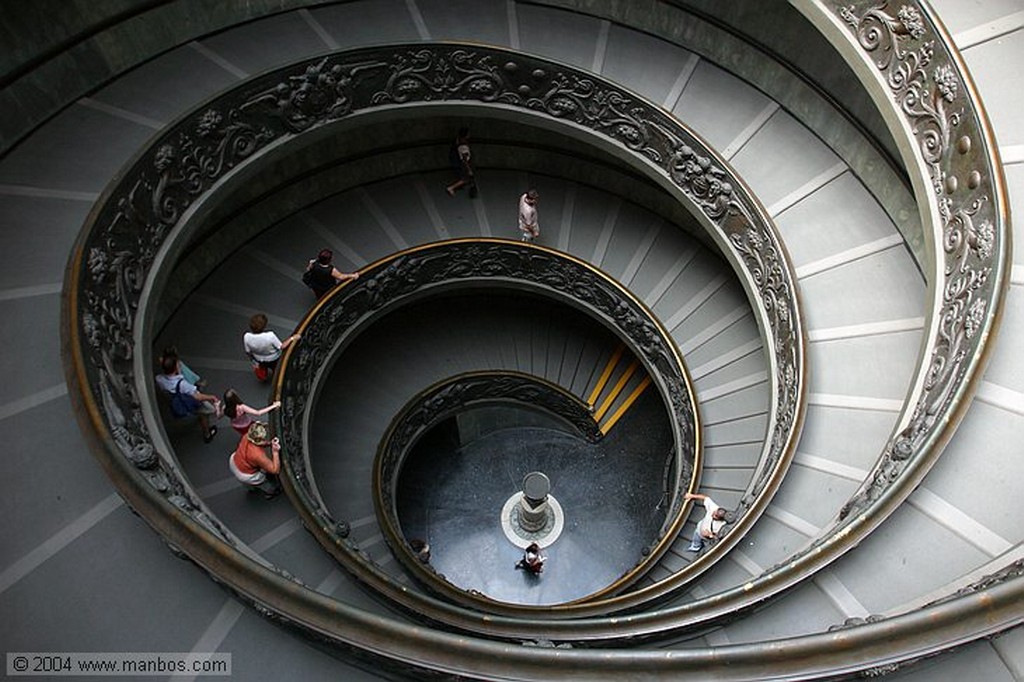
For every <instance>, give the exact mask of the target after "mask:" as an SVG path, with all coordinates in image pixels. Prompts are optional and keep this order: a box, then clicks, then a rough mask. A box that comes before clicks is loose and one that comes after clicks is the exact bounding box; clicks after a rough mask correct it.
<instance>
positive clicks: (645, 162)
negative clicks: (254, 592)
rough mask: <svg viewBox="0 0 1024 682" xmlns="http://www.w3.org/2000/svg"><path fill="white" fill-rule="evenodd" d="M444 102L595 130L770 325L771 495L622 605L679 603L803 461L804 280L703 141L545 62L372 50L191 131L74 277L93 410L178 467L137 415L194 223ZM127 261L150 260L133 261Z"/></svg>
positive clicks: (174, 135) (105, 214)
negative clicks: (353, 116) (704, 242)
mask: <svg viewBox="0 0 1024 682" xmlns="http://www.w3.org/2000/svg"><path fill="white" fill-rule="evenodd" d="M502 60H503V61H502ZM496 61H502V65H501V66H500V67H499V66H497V65H496V64H495V62H496ZM282 74H284V75H282ZM287 74H294V75H287ZM310 93H314V94H315V96H311V94H310ZM436 100H448V101H451V100H472V101H480V102H483V103H489V104H491V105H493V106H501V107H505V108H518V111H519V112H520V115H523V116H526V115H527V114H528V113H530V114H534V115H537V116H541V117H547V118H549V119H551V120H552V121H559V122H562V123H561V124H562V125H568V126H570V127H569V128H567V130H570V131H575V134H577V135H582V134H583V132H582V131H588V132H587V133H586V134H587V135H589V136H594V137H593V139H594V140H595V141H600V140H604V144H606V145H610V146H611V147H612V148H616V149H618V150H620V154H622V155H624V156H623V158H624V160H626V161H629V162H631V163H633V164H634V165H636V167H638V168H640V169H642V170H644V171H645V172H647V173H648V174H652V176H653V177H654V178H655V179H660V181H661V184H662V185H663V186H664V187H666V189H668V190H669V191H670V192H671V193H673V194H675V196H677V197H678V199H679V200H680V201H683V202H685V203H687V204H689V205H690V206H691V207H692V210H693V211H694V212H695V213H696V215H697V216H698V217H699V218H700V220H701V222H702V223H704V224H705V226H706V227H708V228H709V230H710V233H711V234H712V235H713V236H714V237H715V239H716V240H717V241H719V242H720V244H721V246H722V248H723V251H724V253H725V254H726V255H727V256H728V258H729V259H730V260H731V261H732V262H733V264H734V266H735V267H737V269H738V271H739V272H740V273H741V276H742V277H741V279H742V281H743V282H744V283H745V286H746V288H747V289H748V293H749V294H750V295H751V296H752V297H753V300H754V303H755V312H756V313H757V318H758V320H759V323H760V324H761V326H762V328H763V330H765V333H766V335H767V336H768V337H769V342H768V343H766V347H768V348H773V349H776V350H777V353H776V354H775V355H773V356H771V357H770V362H772V371H771V372H770V379H771V381H772V384H773V386H774V387H775V391H774V395H775V399H774V400H773V402H772V404H771V405H770V406H769V408H770V419H769V433H770V437H769V438H768V439H767V442H766V444H765V446H764V450H763V453H762V461H761V474H760V475H759V476H757V477H755V480H754V481H753V484H755V485H757V486H760V487H759V488H758V489H757V491H755V492H756V494H754V493H752V494H751V497H752V498H753V499H754V504H752V505H751V506H750V507H749V508H748V510H747V513H746V514H745V515H744V516H743V517H742V518H741V519H740V521H739V522H738V523H737V524H736V526H735V527H734V528H733V532H732V533H731V534H730V535H729V536H728V537H727V538H725V539H724V540H723V541H722V542H720V543H718V544H717V545H716V546H715V547H713V548H712V549H711V550H710V551H709V552H707V553H706V554H705V555H703V556H702V557H701V558H700V559H699V560H698V561H697V562H695V563H694V564H692V565H691V566H690V567H688V568H687V570H684V571H680V573H678V574H676V575H675V576H673V577H672V578H670V579H668V580H664V581H661V582H659V583H657V584H655V585H654V586H651V587H648V588H644V590H640V591H637V592H636V593H633V594H632V595H631V596H623V597H622V599H624V600H625V601H623V602H622V604H623V606H624V607H625V606H626V605H627V603H629V600H633V601H632V602H631V603H632V604H636V603H639V602H640V601H641V600H643V599H647V598H649V597H650V595H655V594H661V595H663V594H666V593H669V592H671V591H672V590H673V589H676V588H677V587H678V586H679V585H681V584H683V583H684V582H685V581H686V580H687V579H689V578H691V577H693V576H694V575H696V574H697V573H699V572H700V571H702V570H705V569H706V568H707V567H708V566H710V565H711V563H712V562H713V561H714V560H715V559H717V558H719V557H720V556H721V555H722V554H723V553H724V551H725V549H727V548H728V547H729V546H731V544H732V543H735V542H736V541H737V540H738V537H739V533H738V532H737V531H739V530H740V529H743V528H745V527H747V526H749V525H750V524H752V523H753V522H754V520H755V517H756V516H757V515H758V514H760V513H761V511H763V509H764V506H765V505H766V504H767V499H768V498H769V497H770V496H771V494H772V493H773V492H774V490H775V489H776V488H777V486H778V483H779V481H780V480H781V473H782V471H784V469H785V467H786V466H787V465H788V462H789V458H790V457H791V455H792V450H793V443H794V442H795V435H796V433H797V432H798V429H799V425H800V422H801V418H800V416H801V415H802V411H803V385H804V384H803V382H804V369H803V362H804V360H803V338H802V337H803V332H802V327H801V322H800V317H799V315H798V313H797V309H796V299H795V296H794V295H793V292H794V290H795V289H794V287H793V285H792V282H793V276H792V269H791V268H790V267H789V266H788V264H787V263H786V261H785V258H784V250H783V249H782V247H781V244H780V242H779V239H778V237H777V236H776V235H775V233H774V231H773V230H772V229H771V227H770V223H769V222H768V221H767V219H765V218H764V216H763V213H762V211H761V209H760V207H759V205H758V204H757V202H756V200H754V199H753V198H752V197H751V196H750V195H749V193H748V191H747V190H746V188H745V187H744V186H743V184H742V183H741V182H740V181H739V180H738V179H737V178H735V177H734V176H731V175H730V174H729V173H728V172H727V168H726V167H725V165H724V163H723V164H721V165H720V163H719V161H718V159H717V158H716V157H715V155H714V153H713V152H711V151H710V150H708V149H706V148H705V147H703V144H702V143H701V142H700V141H699V140H698V139H697V138H696V137H695V136H693V135H692V134H691V133H689V132H688V131H687V130H685V128H683V127H681V126H680V125H679V124H678V123H677V122H675V121H673V120H672V119H671V117H669V116H667V115H665V114H664V113H663V112H661V111H660V110H657V109H656V108H654V107H652V106H650V105H648V104H646V103H644V102H643V101H642V100H639V99H636V98H634V97H632V96H630V95H628V94H626V93H624V92H622V91H621V90H619V89H617V88H614V87H612V86H609V85H607V84H604V83H601V82H600V81H598V80H596V79H594V78H592V77H591V76H588V75H586V74H582V73H579V72H577V71H575V70H573V69H570V68H568V67H563V66H560V65H556V64H552V63H551V62H547V61H544V60H540V59H536V58H532V57H525V56H523V55H517V54H514V53H510V52H507V51H504V50H497V49H493V48H483V47H480V46H473V47H465V46H460V45H440V46H434V47H431V48H424V47H422V46H412V47H403V46H395V47H388V48H367V49H362V50H356V51H354V52H351V53H346V54H345V55H344V56H343V57H342V58H341V59H338V60H337V61H336V62H334V63H332V62H331V58H329V57H328V58H323V59H315V60H307V61H305V62H302V63H300V64H299V65H298V66H295V67H290V68H288V69H282V70H279V71H277V72H272V73H270V74H268V75H265V76H262V77H259V78H256V79H254V80H253V81H251V82H249V83H247V84H245V85H243V86H241V87H239V88H237V89H235V90H234V91H231V92H230V93H229V94H228V95H225V96H223V97H222V98H218V100H215V101H214V102H213V103H211V104H209V105H207V107H206V108H205V110H204V111H203V113H202V114H200V115H198V116H195V117H186V118H185V119H183V120H182V121H180V122H179V123H177V124H176V125H174V126H172V127H171V128H170V129H169V130H168V131H167V132H166V133H165V134H164V135H162V136H161V137H160V138H158V139H157V140H156V141H155V142H154V143H153V145H152V146H151V147H150V148H149V149H147V150H144V151H142V152H140V153H139V155H138V156H137V157H136V160H135V162H134V163H133V164H132V166H131V167H130V170H128V171H126V172H125V174H124V176H123V177H122V178H119V181H118V182H117V183H115V184H114V185H113V186H112V187H111V189H110V190H108V192H107V193H106V194H105V197H104V199H103V200H102V201H101V202H100V204H98V206H97V208H96V210H95V211H94V212H93V214H92V216H91V218H90V220H89V223H88V229H87V230H86V235H85V236H83V244H82V246H81V247H80V249H79V251H78V255H77V257H76V259H75V260H74V261H73V264H72V267H73V268H75V269H76V271H77V272H79V273H80V274H81V276H80V277H78V278H77V279H74V280H73V281H74V282H75V283H76V284H75V286H78V284H77V283H81V289H82V292H81V293H82V296H81V297H79V298H78V299H76V300H78V301H80V302H81V306H80V307H79V306H74V307H71V308H69V311H68V312H69V315H68V319H69V324H71V325H73V326H75V327H77V328H80V330H81V332H82V337H81V338H83V339H86V340H87V342H86V343H85V344H83V345H81V346H78V347H76V348H75V349H74V350H75V354H74V361H75V362H76V363H77V366H79V367H82V368H84V372H85V374H86V376H87V381H86V382H87V384H88V385H90V386H92V387H93V388H92V389H91V390H92V391H94V392H95V395H99V393H105V394H106V395H110V396H112V399H113V400H114V402H115V403H116V405H115V406H114V407H116V408H117V409H121V410H122V411H123V412H130V413H131V415H132V416H131V418H129V419H127V420H125V424H124V425H118V426H120V428H122V429H123V430H124V432H125V436H126V437H124V438H122V439H121V440H120V441H119V442H118V444H117V445H116V446H115V448H114V450H113V452H114V453H115V454H116V455H117V456H127V454H126V453H130V452H132V451H133V450H134V449H135V448H136V447H138V448H143V449H146V448H149V449H150V450H152V449H153V447H154V445H153V444H154V443H156V444H157V445H158V447H157V448H156V450H157V451H159V452H161V453H166V452H169V448H167V446H166V443H165V442H164V440H163V438H162V436H161V429H160V427H159V425H158V421H157V419H156V417H155V415H154V413H153V410H152V408H151V407H150V404H149V402H148V401H141V400H139V395H145V394H146V393H147V392H151V391H152V388H151V387H150V386H149V382H148V381H145V380H144V379H143V377H145V375H146V374H147V372H146V363H145V361H144V356H145V353H141V354H138V353H135V348H142V349H145V348H146V344H145V343H143V341H144V339H145V338H146V333H145V330H146V329H147V325H149V324H151V322H150V321H149V320H150V319H151V318H150V317H148V316H147V315H148V310H147V306H146V305H144V302H145V301H146V300H147V299H148V298H149V297H150V296H151V295H152V294H151V292H152V291H154V290H158V289H159V287H160V283H161V280H162V279H164V278H166V277H167V276H168V274H167V266H168V264H170V263H172V262H173V261H174V257H175V255H176V254H177V252H178V251H180V250H181V249H182V248H183V243H184V240H185V238H186V236H185V233H186V232H187V229H186V227H187V223H188V220H187V218H188V216H189V215H190V214H191V213H194V212H198V211H201V210H202V208H203V206H204V203H205V202H206V201H208V200H209V199H210V198H211V197H212V196H213V191H212V190H213V188H214V186H215V185H219V184H223V181H224V179H225V178H226V177H228V176H230V175H233V174H234V173H235V172H236V169H239V170H240V169H244V168H245V167H246V163H247V161H248V160H249V159H250V158H252V157H254V156H258V154H259V153H262V151H263V150H265V149H267V148H272V147H275V146H278V145H281V144H284V143H286V142H287V141H288V140H290V139H293V138H294V137H295V136H298V135H301V134H302V133H303V132H306V131H309V130H312V129H315V128H318V127H321V126H323V125H326V124H328V123H330V122H331V121H334V120H337V119H339V118H342V117H344V116H347V115H349V114H350V113H352V112H353V111H355V110H357V109H359V108H360V107H394V106H402V105H404V104H409V103H418V102H432V101H436ZM627 150H628V151H632V154H630V153H628V151H627ZM655 166H658V167H660V168H661V170H660V171H656V170H655V169H654V167H655ZM165 242H166V243H165ZM126 254H137V257H133V258H131V259H129V258H128V257H127V255H126ZM136 311H138V312H137V313H136ZM136 317H138V322H137V320H136ZM86 357H88V358H89V359H88V361H86V360H85V358H86ZM101 368H102V371H101ZM113 411H114V410H112V409H109V408H108V409H107V410H106V412H107V413H110V414H112V413H113ZM154 466H155V467H156V468H157V469H158V471H157V474H158V475H159V476H161V477H166V478H168V479H169V480H173V481H174V482H175V486H177V488H178V489H181V490H186V489H187V485H186V484H185V483H184V482H179V481H180V478H179V477H178V476H177V473H176V467H175V465H174V464H173V457H171V456H170V455H162V456H161V457H159V458H157V461H156V464H155V465H154ZM163 492H165V490H161V491H160V493H163ZM186 492H188V491H187V490H186ZM177 498H182V499H186V500H187V501H188V510H189V511H190V512H194V513H197V514H202V515H203V516H204V517H209V516H210V514H209V512H208V510H206V509H205V508H203V506H202V504H201V503H200V502H199V501H198V500H196V499H195V496H194V494H191V493H189V494H187V495H178V496H177V497H176V499H177ZM224 537H225V536H223V535H222V537H221V539H223V538H224Z"/></svg>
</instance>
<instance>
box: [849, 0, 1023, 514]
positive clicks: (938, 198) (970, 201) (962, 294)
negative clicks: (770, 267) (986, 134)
mask: <svg viewBox="0 0 1024 682" xmlns="http://www.w3.org/2000/svg"><path fill="white" fill-rule="evenodd" d="M838 13H839V16H840V17H841V18H842V19H843V21H844V22H845V23H846V25H847V26H848V27H849V28H850V30H851V31H852V32H853V35H854V36H855V38H856V40H857V42H858V43H859V45H860V46H861V47H862V48H863V49H864V51H865V52H866V53H867V54H868V55H870V56H871V58H872V61H873V63H874V65H875V66H876V67H877V69H878V70H879V72H880V74H881V75H882V76H883V77H884V79H885V83H886V85H887V87H888V90H889V95H890V97H891V98H892V102H893V104H894V106H896V107H897V108H898V109H899V110H900V112H901V113H902V114H903V116H904V117H905V119H906V121H907V124H908V127H909V129H910V131H911V133H912V134H913V136H914V138H915V139H916V141H917V147H918V151H919V154H920V159H921V160H922V162H923V163H924V166H925V167H926V168H927V170H928V173H929V177H930V179H931V186H932V190H933V192H934V195H935V196H934V201H935V203H936V206H937V208H938V215H939V218H940V220H941V222H942V225H941V240H940V241H939V243H938V244H937V246H938V247H941V250H940V249H939V248H937V249H936V251H937V257H939V258H940V261H939V262H940V264H941V266H942V267H941V272H940V273H939V290H940V291H941V292H942V299H941V304H940V306H941V307H940V308H939V310H937V311H936V312H935V313H934V316H935V320H936V324H937V336H936V339H935V343H934V345H933V347H932V348H931V349H930V351H929V354H928V356H927V360H926V367H925V369H924V371H925V372H926V375H925V378H924V383H923V387H922V391H921V392H920V395H919V396H918V397H917V398H916V401H915V402H914V403H913V409H912V412H911V414H910V416H909V419H908V420H907V421H906V422H905V423H903V425H902V426H901V428H900V429H899V431H898V432H897V433H896V434H895V435H894V436H893V438H892V439H891V441H890V442H889V444H888V445H887V446H886V448H885V450H884V452H883V453H882V456H881V458H880V460H879V462H878V464H877V465H876V467H875V470H874V472H873V474H872V476H871V478H870V481H869V482H868V483H867V484H866V485H865V486H864V487H862V489H861V490H860V491H858V493H857V494H855V495H854V496H853V497H852V498H851V499H850V500H849V501H848V502H847V503H846V505H844V507H843V510H842V512H841V515H840V518H841V519H847V518H852V517H856V516H857V515H858V514H859V513H861V512H863V511H864V510H865V509H867V508H868V507H869V506H870V505H871V504H872V503H873V502H874V501H875V500H877V499H878V498H879V497H880V496H881V495H882V494H883V493H884V492H885V491H886V490H887V489H889V487H890V486H892V485H893V484H894V483H896V482H897V481H899V480H900V478H901V476H902V474H903V471H904V470H905V469H906V468H907V467H908V466H911V465H912V464H914V463H915V462H917V461H918V460H920V459H921V455H922V454H925V452H924V451H926V450H927V449H928V448H929V447H930V444H931V442H932V439H933V438H934V437H935V436H936V434H937V433H938V432H939V431H940V430H941V429H944V428H946V422H947V421H948V419H949V415H950V413H951V411H953V410H954V409H955V408H956V401H957V400H959V398H960V396H961V394H962V392H963V391H964V390H965V387H966V383H967V380H968V379H969V377H970V371H971V369H972V367H973V366H974V365H975V364H976V363H977V362H978V358H979V357H980V355H981V352H982V349H983V346H984V341H985V339H986V337H987V336H988V334H987V331H988V329H989V328H990V327H991V325H992V323H993V317H994V307H995V306H996V305H997V301H998V300H999V283H998V282H996V281H994V279H995V278H993V277H992V273H993V270H994V269H995V268H997V267H998V266H999V259H1000V258H1001V257H1002V254H1004V253H1005V246H1004V242H1005V237H1004V236H1003V235H1002V234H999V233H998V232H997V230H996V227H995V225H996V224H997V223H998V222H999V214H998V210H999V209H998V207H997V206H995V202H994V189H993V184H992V183H993V180H992V177H993V170H992V169H991V168H990V167H989V164H988V159H987V158H986V156H985V154H984V145H983V144H979V142H983V139H982V135H983V133H982V128H981V122H980V120H979V119H978V115H977V114H976V113H974V111H973V110H972V109H970V108H969V102H967V101H966V99H965V95H964V93H965V91H966V86H965V83H964V78H963V76H962V75H961V73H960V70H959V66H958V64H957V62H956V60H955V59H954V57H953V55H952V54H951V53H950V52H949V51H948V48H947V47H946V46H945V44H944V43H943V42H942V41H941V40H940V39H939V38H938V36H937V34H936V31H935V29H934V27H933V26H932V24H931V22H930V20H928V19H927V18H926V15H925V14H924V12H923V10H922V9H920V8H918V7H917V6H916V5H914V4H911V3H890V2H887V1H883V2H877V1H876V2H862V3H859V4H855V5H848V6H842V7H840V8H839V9H838ZM965 111H968V112H970V113H972V114H974V115H966V114H965Z"/></svg>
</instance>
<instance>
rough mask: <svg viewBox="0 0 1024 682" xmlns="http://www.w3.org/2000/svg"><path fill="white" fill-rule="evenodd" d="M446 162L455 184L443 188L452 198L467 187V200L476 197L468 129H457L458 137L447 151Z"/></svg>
mask: <svg viewBox="0 0 1024 682" xmlns="http://www.w3.org/2000/svg"><path fill="white" fill-rule="evenodd" d="M448 162H449V163H450V164H451V166H452V170H453V171H454V172H455V182H453V183H452V184H450V185H448V186H447V187H445V188H444V191H446V192H448V196H450V197H453V196H455V193H456V192H458V191H459V190H460V189H462V188H463V187H466V186H469V198H470V199H473V198H475V197H476V193H477V190H476V176H475V175H474V173H473V161H472V154H471V152H470V151H469V128H466V127H462V128H459V133H458V135H456V136H455V140H454V141H453V142H452V145H451V148H450V149H449V150H448Z"/></svg>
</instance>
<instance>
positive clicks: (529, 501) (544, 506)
mask: <svg viewBox="0 0 1024 682" xmlns="http://www.w3.org/2000/svg"><path fill="white" fill-rule="evenodd" d="M550 491H551V481H550V480H549V479H548V477H547V476H545V475H544V474H542V473H541V472H539V471H534V472H531V473H529V474H527V475H526V477H525V478H524V479H523V490H522V492H518V493H516V494H515V495H513V496H512V497H510V498H508V500H507V501H506V502H505V504H504V506H503V507H502V509H501V529H502V531H504V533H505V537H507V538H508V539H509V541H510V542H511V543H512V544H514V545H516V546H517V547H521V548H525V547H527V546H529V545H530V544H531V543H534V542H536V543H537V544H538V545H540V546H541V547H547V546H548V545H550V544H551V543H553V542H554V541H555V540H557V539H558V536H559V535H560V534H561V533H562V528H563V527H564V525H565V515H564V514H563V512H562V505H560V504H559V503H558V500H556V499H555V498H554V496H552V495H551V494H550Z"/></svg>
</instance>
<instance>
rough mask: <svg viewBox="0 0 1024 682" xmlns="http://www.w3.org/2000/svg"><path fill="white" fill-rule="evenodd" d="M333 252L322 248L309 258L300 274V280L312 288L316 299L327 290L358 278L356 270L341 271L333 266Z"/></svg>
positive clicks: (322, 295)
mask: <svg viewBox="0 0 1024 682" xmlns="http://www.w3.org/2000/svg"><path fill="white" fill-rule="evenodd" d="M333 261H334V252H333V251H331V250H330V249H323V250H322V251H321V252H320V253H319V254H317V257H316V258H311V259H310V261H309V263H308V264H307V265H306V271H305V272H304V273H303V274H302V282H303V284H305V285H306V286H307V287H309V288H310V289H312V290H313V294H314V295H315V296H316V298H317V300H320V299H321V298H323V297H324V294H326V293H327V292H328V291H330V290H331V289H333V288H334V287H336V286H337V285H339V284H341V283H342V282H348V281H350V280H353V279H359V273H358V272H342V271H340V270H338V268H336V267H334V262H333Z"/></svg>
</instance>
